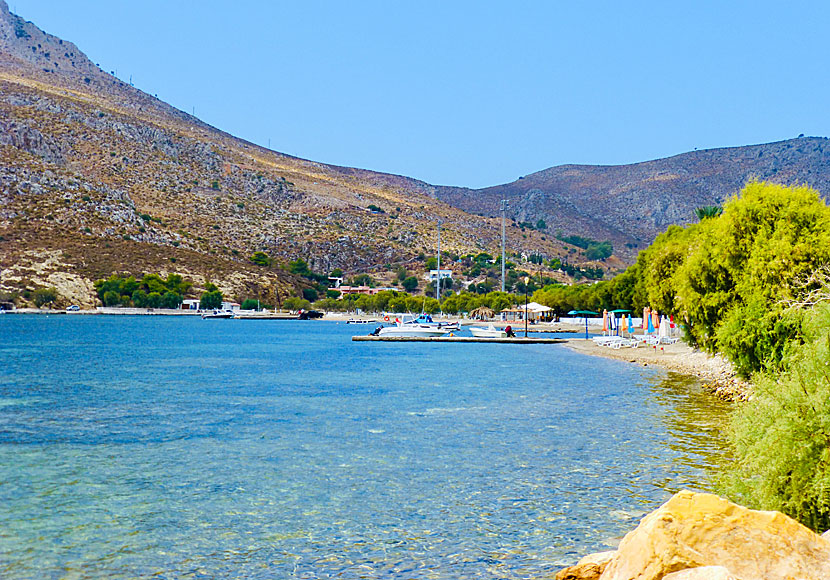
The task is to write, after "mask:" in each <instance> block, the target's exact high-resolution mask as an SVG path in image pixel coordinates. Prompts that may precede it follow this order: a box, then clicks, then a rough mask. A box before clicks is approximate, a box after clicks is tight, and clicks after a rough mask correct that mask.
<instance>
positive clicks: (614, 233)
mask: <svg viewBox="0 0 830 580" xmlns="http://www.w3.org/2000/svg"><path fill="white" fill-rule="evenodd" d="M750 179H760V180H765V181H774V182H777V183H782V184H785V185H795V184H797V185H801V184H805V183H806V184H808V185H810V186H811V187H813V188H815V189H817V190H818V191H820V192H821V193H822V194H824V195H827V194H828V193H830V142H829V141H828V140H827V139H826V138H822V137H800V138H797V139H791V140H788V141H781V142H778V143H768V144H765V145H751V146H746V147H730V148H723V149H708V150H703V151H692V152H689V153H683V154H682V155H676V156H674V157H669V158H666V159H658V160H656V161H647V162H644V163H636V164H633V165H618V166H598V165H562V166H559V167H551V168H550V169H545V170H544V171H540V172H538V173H533V174H531V175H527V176H525V177H521V178H519V179H518V180H516V181H514V182H513V183H508V184H505V185H498V186H495V187H488V188H484V189H476V190H472V189H465V188H457V187H438V188H436V196H437V197H438V199H440V200H442V201H446V202H447V203H450V204H452V205H454V206H456V207H459V208H461V209H464V210H466V211H469V212H476V213H479V212H480V213H483V214H485V215H496V214H497V208H498V207H499V202H500V200H502V199H507V200H508V201H509V204H510V207H509V212H508V213H509V215H511V216H512V217H514V218H515V219H517V220H519V221H535V220H537V219H540V218H541V219H544V220H545V222H547V224H548V227H549V228H553V229H559V230H562V231H563V232H564V233H565V234H580V235H589V236H590V237H592V238H595V239H600V240H606V239H607V240H612V241H613V242H614V243H615V247H617V248H619V250H620V253H622V254H623V255H625V256H626V257H628V258H631V257H632V256H633V255H634V253H635V252H636V249H635V248H639V249H642V248H643V247H645V246H647V245H648V244H649V243H651V241H652V240H653V239H654V237H655V236H656V235H657V234H659V233H660V232H662V231H664V230H665V229H666V228H667V227H668V226H669V225H671V224H683V223H688V222H690V221H693V220H695V219H696V218H695V217H694V210H695V209H696V208H698V207H702V206H706V205H719V204H722V203H723V202H724V201H725V200H726V199H727V198H728V197H729V196H730V195H733V194H735V193H736V192H737V191H739V190H740V189H741V188H742V187H743V185H744V184H745V183H746V182H747V181H748V180H750ZM586 233H587V234H586ZM626 244H628V252H626V247H625V245H626Z"/></svg>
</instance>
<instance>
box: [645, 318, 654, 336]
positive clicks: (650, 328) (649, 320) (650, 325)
mask: <svg viewBox="0 0 830 580" xmlns="http://www.w3.org/2000/svg"><path fill="white" fill-rule="evenodd" d="M645 316H646V318H645V320H646V324H647V325H648V326H646V332H647V333H648V334H652V333H653V332H654V320H653V319H652V318H651V316H650V315H649V314H646V315H645Z"/></svg>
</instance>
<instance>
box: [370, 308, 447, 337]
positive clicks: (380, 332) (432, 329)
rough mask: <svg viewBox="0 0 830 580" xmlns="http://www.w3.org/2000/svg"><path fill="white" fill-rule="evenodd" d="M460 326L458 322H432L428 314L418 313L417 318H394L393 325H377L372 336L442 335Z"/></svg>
mask: <svg viewBox="0 0 830 580" xmlns="http://www.w3.org/2000/svg"><path fill="white" fill-rule="evenodd" d="M460 328H461V325H460V324H459V323H458V322H434V321H433V320H432V316H430V315H429V314H423V313H422V314H420V315H419V316H418V317H417V318H416V317H412V316H410V317H409V318H408V319H407V318H406V317H404V320H400V319H398V318H396V319H395V326H384V327H379V328H377V329H376V330H375V332H374V333H373V335H374V336H444V335H445V334H448V333H450V332H457V331H458V330H459V329H460Z"/></svg>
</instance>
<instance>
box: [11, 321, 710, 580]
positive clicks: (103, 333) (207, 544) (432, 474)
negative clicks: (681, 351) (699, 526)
mask: <svg viewBox="0 0 830 580" xmlns="http://www.w3.org/2000/svg"><path fill="white" fill-rule="evenodd" d="M364 332H368V330H366V328H365V327H354V326H347V325H345V324H334V323H327V322H294V321H244V320H211V321H204V320H201V319H198V318H190V317H170V318H168V317H105V316H89V317H87V316H48V317H47V316H21V315H7V316H3V317H0V361H2V364H0V577H2V578H149V577H154V578H240V577H244V578H346V579H351V578H395V579H409V578H413V579H422V578H423V579H432V578H436V579H442V578H462V577H463V578H532V577H537V576H539V575H541V574H542V573H543V572H544V571H549V570H550V569H551V568H555V567H557V566H561V565H566V564H570V563H572V561H573V560H575V559H576V558H577V556H578V555H580V554H582V553H584V552H586V551H589V550H600V549H607V546H608V545H613V542H614V539H615V538H618V537H619V536H621V535H622V534H624V533H625V532H627V531H629V530H630V529H632V528H633V527H634V525H636V522H637V519H638V518H639V517H640V516H642V514H644V513H645V512H647V511H649V510H651V509H652V508H654V507H655V506H656V505H658V504H659V503H661V502H662V501H664V500H665V499H666V498H667V497H668V496H669V495H670V494H671V493H673V492H674V491H676V490H678V489H680V488H684V487H687V488H693V489H704V490H705V489H707V488H708V487H709V483H708V482H709V481H710V478H711V471H712V468H713V467H716V466H717V465H718V463H719V461H721V460H722V453H721V452H720V451H719V449H721V448H722V447H723V442H722V441H721V440H720V439H719V430H720V428H721V426H722V424H723V421H724V419H725V417H724V414H725V409H724V407H723V405H722V404H721V403H719V402H717V401H716V400H714V399H713V398H712V397H711V396H709V395H708V394H706V393H704V392H702V391H701V390H700V389H699V387H698V386H697V384H696V383H695V382H694V381H691V380H689V379H685V378H683V377H680V376H677V375H666V374H665V373H664V372H662V371H658V370H656V369H643V368H640V367H637V366H635V365H629V364H625V363H620V362H617V361H611V360H605V359H598V358H591V357H586V356H584V355H579V354H576V353H573V352H570V351H569V350H567V349H566V348H564V347H563V346H561V345H527V346H514V345H503V344H432V343H405V344H396V343H354V342H351V340H350V336H351V335H352V334H359V333H364Z"/></svg>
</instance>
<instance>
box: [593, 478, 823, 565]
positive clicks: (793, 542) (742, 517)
mask: <svg viewBox="0 0 830 580" xmlns="http://www.w3.org/2000/svg"><path fill="white" fill-rule="evenodd" d="M702 566H724V567H726V568H727V569H728V570H729V571H730V572H731V573H732V574H733V575H734V576H736V577H738V578H742V579H745V580H754V579H763V580H792V579H795V578H797V579H799V580H823V579H827V578H830V541H828V540H827V539H824V538H822V537H820V536H819V535H818V534H815V533H813V532H812V531H810V530H808V529H807V528H806V527H804V526H802V525H801V524H799V523H798V522H796V521H795V520H793V519H791V518H789V517H787V516H785V515H784V514H781V513H778V512H764V511H754V510H750V509H747V508H744V507H741V506H739V505H736V504H734V503H732V502H730V501H728V500H725V499H723V498H720V497H718V496H716V495H711V494H701V493H693V492H691V491H681V492H679V493H677V494H675V495H674V497H672V498H671V499H670V500H669V501H668V502H666V503H665V504H664V505H663V506H661V507H660V508H659V509H657V510H655V511H654V512H652V513H651V514H649V515H648V516H646V517H645V518H643V520H642V522H641V523H640V525H639V526H638V527H637V529H635V530H634V531H633V532H631V533H629V534H628V535H626V536H625V538H623V541H622V542H621V543H620V548H619V550H618V552H617V555H616V556H615V557H614V558H613V559H612V560H611V562H610V563H609V564H608V567H607V568H606V569H605V571H604V572H603V573H602V576H601V580H660V579H661V578H663V577H664V576H666V575H667V574H670V573H672V572H678V571H681V570H686V569H687V568H698V567H702Z"/></svg>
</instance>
